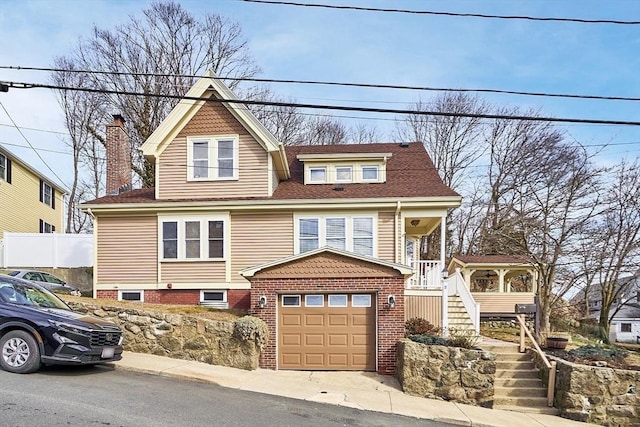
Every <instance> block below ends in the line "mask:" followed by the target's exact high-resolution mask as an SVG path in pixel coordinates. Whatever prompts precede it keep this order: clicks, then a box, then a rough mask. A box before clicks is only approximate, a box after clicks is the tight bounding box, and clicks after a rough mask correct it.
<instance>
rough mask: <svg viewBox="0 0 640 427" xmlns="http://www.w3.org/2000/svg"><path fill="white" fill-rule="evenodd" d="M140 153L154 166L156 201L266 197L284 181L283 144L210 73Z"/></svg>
mask: <svg viewBox="0 0 640 427" xmlns="http://www.w3.org/2000/svg"><path fill="white" fill-rule="evenodd" d="M226 101H229V102H226ZM142 152H143V154H144V156H145V157H147V159H149V160H150V161H152V162H153V163H154V164H155V169H156V175H155V198H156V199H157V200H179V199H213V198H237V197H269V196H271V195H272V194H273V192H274V191H275V189H276V187H277V186H278V183H279V181H281V180H286V179H288V178H289V175H290V173H289V166H288V164H287V161H286V155H285V153H284V147H283V144H282V143H280V142H279V141H277V140H276V139H275V137H274V136H273V135H272V134H271V133H270V132H269V131H268V130H267V129H266V128H265V127H264V126H263V125H262V124H261V123H260V122H259V121H258V120H257V119H256V118H255V116H253V114H252V113H251V112H250V111H249V110H248V109H247V107H246V106H245V105H244V104H242V103H240V102H238V99H237V98H236V97H235V95H234V94H233V93H232V92H231V91H230V90H229V88H227V87H226V86H225V85H224V83H222V82H221V81H220V80H219V79H217V78H216V77H215V76H214V74H213V73H212V72H208V73H207V74H206V75H205V76H204V77H202V78H201V79H200V80H198V81H197V82H196V84H195V85H194V86H193V87H192V88H191V89H190V90H189V92H188V93H187V94H186V95H185V97H184V98H183V99H182V100H181V101H180V102H179V103H178V105H176V107H174V109H173V110H172V111H171V113H169V115H168V116H167V118H166V119H165V120H164V121H163V122H162V123H161V124H160V126H158V128H157V129H156V130H155V131H154V132H153V134H152V135H151V136H150V137H149V139H147V141H146V142H145V143H144V144H143V146H142Z"/></svg>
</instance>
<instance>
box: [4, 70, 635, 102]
mask: <svg viewBox="0 0 640 427" xmlns="http://www.w3.org/2000/svg"><path fill="white" fill-rule="evenodd" d="M0 69H9V70H29V71H52V72H64V73H86V74H106V75H116V76H145V77H188V78H200V77H202V76H197V75H179V74H159V73H130V72H120V71H93V70H67V69H64V68H48V67H22V66H17V65H0ZM219 78H220V79H222V80H233V81H247V82H257V83H294V84H309V85H325V86H346V87H363V88H373V89H401V90H422V91H434V92H478V93H498V94H506V95H524V96H542V97H550V98H554V97H555V98H576V99H602V100H607V101H640V98H636V97H628V96H602V95H576V94H562V93H545V92H522V91H514V90H503V89H454V88H441V87H429V86H403V85H388V84H376V83H350V82H330V81H320V80H291V79H267V78H257V77H219Z"/></svg>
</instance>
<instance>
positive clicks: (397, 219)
mask: <svg viewBox="0 0 640 427" xmlns="http://www.w3.org/2000/svg"><path fill="white" fill-rule="evenodd" d="M400 208H401V203H400V200H398V201H397V202H396V214H395V215H394V217H393V234H394V239H393V241H394V242H395V248H394V250H393V252H394V257H395V263H396V264H400V261H399V259H398V258H399V257H400V254H399V253H398V252H399V251H398V246H402V244H401V242H398V240H399V237H401V236H402V235H401V233H399V232H398V224H399V223H400Z"/></svg>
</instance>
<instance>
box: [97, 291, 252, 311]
mask: <svg viewBox="0 0 640 427" xmlns="http://www.w3.org/2000/svg"><path fill="white" fill-rule="evenodd" d="M250 293H251V291H249V290H248V289H229V290H228V291H227V302H228V303H229V308H233V309H238V310H248V309H249V302H250ZM97 297H98V298H104V299H118V291H117V290H98V292H97ZM144 302H147V303H149V304H184V305H197V304H198V303H199V302H200V290H199V289H147V290H145V291H144Z"/></svg>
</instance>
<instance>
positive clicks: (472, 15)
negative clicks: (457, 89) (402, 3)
mask: <svg viewBox="0 0 640 427" xmlns="http://www.w3.org/2000/svg"><path fill="white" fill-rule="evenodd" d="M237 1H243V2H246V3H262V4H271V5H278V6H298V7H315V8H324V9H342V10H359V11H366V12H393V13H408V14H414V15H437V16H458V17H466V18H490V19H520V20H527V21H551V22H574V23H580V24H617V25H638V24H640V21H619V20H613V19H580V18H548V17H535V16H523V15H489V14H483V13H456V12H435V11H427V10H408V9H386V8H377V7H362V6H347V5H335V4H317V3H300V2H292V1H273V0H237Z"/></svg>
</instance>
